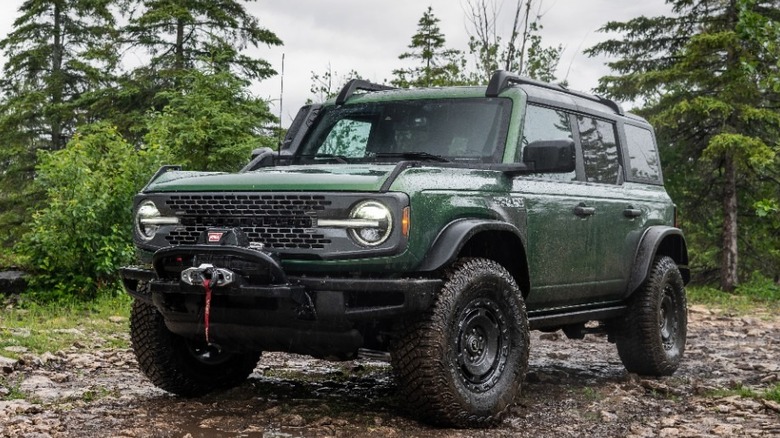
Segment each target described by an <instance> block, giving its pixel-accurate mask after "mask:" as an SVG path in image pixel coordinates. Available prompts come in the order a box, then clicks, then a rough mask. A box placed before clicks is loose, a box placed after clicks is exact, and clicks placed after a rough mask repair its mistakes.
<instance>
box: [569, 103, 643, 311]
mask: <svg viewBox="0 0 780 438" xmlns="http://www.w3.org/2000/svg"><path fill="white" fill-rule="evenodd" d="M576 126H577V130H578V133H579V137H580V145H581V148H582V154H583V162H584V168H585V181H586V183H585V184H586V186H587V187H588V190H587V196H586V197H585V199H584V200H583V202H584V204H585V205H586V206H587V207H588V208H589V209H590V211H592V216H591V222H590V224H591V229H590V234H589V236H588V245H587V254H588V256H587V259H588V261H589V263H590V264H591V268H592V275H593V278H594V281H593V282H592V283H591V285H590V288H589V290H588V291H587V296H588V298H589V300H591V301H610V300H614V299H619V298H620V297H621V296H622V294H623V292H624V290H625V286H626V283H627V281H628V276H629V270H630V268H631V265H632V262H633V259H634V251H635V249H636V243H637V242H638V240H639V238H640V237H641V232H642V230H643V229H644V224H645V222H646V218H647V215H648V212H649V210H650V208H649V207H648V205H646V202H644V201H643V200H642V199H641V197H637V196H636V195H637V194H636V192H635V190H633V189H632V188H631V187H630V185H627V184H626V183H625V173H624V169H623V166H622V165H621V163H622V158H623V157H622V150H621V148H620V145H619V142H618V138H619V137H618V135H617V132H618V131H617V128H618V126H617V125H616V123H615V122H614V121H611V120H606V119H599V118H595V117H592V116H586V115H577V116H576Z"/></svg>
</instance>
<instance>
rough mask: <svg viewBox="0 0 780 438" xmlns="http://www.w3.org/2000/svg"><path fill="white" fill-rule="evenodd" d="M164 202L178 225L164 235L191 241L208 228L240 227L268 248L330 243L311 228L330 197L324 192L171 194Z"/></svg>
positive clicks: (174, 241)
mask: <svg viewBox="0 0 780 438" xmlns="http://www.w3.org/2000/svg"><path fill="white" fill-rule="evenodd" d="M165 204H166V206H167V207H168V208H170V209H171V210H172V211H173V212H174V214H176V216H177V217H179V218H181V226H179V227H177V228H176V230H174V231H171V232H170V233H169V234H168V235H167V236H166V239H167V240H168V242H170V243H171V244H172V245H182V244H193V243H196V241H197V240H198V237H199V236H200V235H201V233H203V232H204V231H205V230H207V229H208V228H212V227H220V228H224V227H229V228H241V230H242V231H244V233H246V235H247V237H248V238H249V240H250V241H251V242H257V243H262V244H263V245H265V246H266V247H267V248H270V249H288V250H290V249H292V250H294V249H307V250H311V249H325V247H326V246H327V245H328V244H330V243H331V241H330V239H327V238H326V237H325V236H324V235H323V234H319V233H317V232H316V231H315V230H312V229H311V228H312V225H313V224H314V218H315V217H316V214H317V212H321V211H323V210H325V209H326V208H327V207H328V206H330V205H331V201H329V200H327V199H325V197H324V196H314V195H299V194H283V195H279V194H276V195H268V194H265V195H261V194H230V195H228V194H226V195H195V194H192V195H185V194H182V195H171V196H170V197H169V198H168V199H167V200H166V201H165Z"/></svg>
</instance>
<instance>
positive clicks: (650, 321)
mask: <svg viewBox="0 0 780 438" xmlns="http://www.w3.org/2000/svg"><path fill="white" fill-rule="evenodd" d="M687 329H688V315H687V300H686V296H685V286H684V283H683V280H682V275H680V271H679V269H678V268H677V264H676V263H675V262H674V260H672V259H671V258H670V257H667V256H659V257H656V259H655V261H654V263H653V267H652V269H651V271H650V275H649V276H648V278H647V280H646V281H645V283H644V285H643V286H642V287H641V288H640V289H639V290H638V291H636V292H635V293H634V296H633V297H632V299H631V303H630V305H629V310H628V313H627V314H626V316H625V317H624V318H623V320H622V321H621V322H620V324H618V327H617V328H616V330H615V332H614V338H615V343H616V344H617V348H618V353H619V355H620V359H621V361H622V362H623V365H625V367H626V369H627V370H628V371H630V372H633V373H637V374H643V375H650V376H668V375H671V374H672V373H674V372H675V371H676V370H677V368H678V367H679V365H680V361H681V360H682V357H683V353H684V352H685V341H686V336H687Z"/></svg>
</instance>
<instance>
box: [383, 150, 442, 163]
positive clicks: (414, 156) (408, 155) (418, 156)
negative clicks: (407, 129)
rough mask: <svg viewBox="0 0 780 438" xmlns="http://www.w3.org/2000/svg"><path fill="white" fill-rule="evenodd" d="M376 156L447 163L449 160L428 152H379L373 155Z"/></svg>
mask: <svg viewBox="0 0 780 438" xmlns="http://www.w3.org/2000/svg"><path fill="white" fill-rule="evenodd" d="M375 157H376V158H404V159H407V160H423V161H438V162H440V163H448V162H449V161H450V160H448V159H446V158H444V157H442V156H441V155H434V154H429V153H428V152H384V153H383V152H380V153H378V154H376V155H375Z"/></svg>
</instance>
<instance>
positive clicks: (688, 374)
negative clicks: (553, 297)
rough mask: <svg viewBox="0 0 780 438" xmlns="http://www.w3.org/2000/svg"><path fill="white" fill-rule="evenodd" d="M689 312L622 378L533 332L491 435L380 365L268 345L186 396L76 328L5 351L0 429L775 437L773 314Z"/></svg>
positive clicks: (593, 341) (778, 371)
mask: <svg viewBox="0 0 780 438" xmlns="http://www.w3.org/2000/svg"><path fill="white" fill-rule="evenodd" d="M689 318H690V326H689V338H688V349H687V352H686V358H685V361H684V364H683V365H682V367H681V369H680V370H679V371H678V372H677V373H676V374H675V375H674V376H672V377H670V378H662V379H644V378H640V377H637V376H635V375H629V374H627V373H626V372H625V370H624V369H623V367H622V365H621V364H620V360H619V359H618V356H617V353H616V350H615V347H614V345H612V344H609V343H608V342H607V341H606V338H605V337H602V336H593V335H588V336H587V337H586V338H585V339H584V340H582V341H572V340H568V339H566V338H565V337H564V336H563V335H562V334H561V333H547V334H545V333H534V335H533V338H532V342H531V348H532V351H531V363H530V370H529V373H528V376H527V378H526V383H525V385H524V388H523V395H522V397H521V399H520V400H519V402H518V403H517V405H516V406H514V407H513V408H512V411H511V414H510V415H509V416H508V418H507V419H506V420H505V421H504V422H503V423H502V424H500V425H499V426H498V427H497V428H495V429H491V430H487V431H482V430H451V429H437V428H431V427H429V426H427V425H425V424H423V423H420V422H418V421H415V420H414V419H413V417H412V416H410V415H408V413H406V412H405V411H404V409H403V405H404V403H403V400H401V399H399V398H398V396H397V395H396V391H395V387H394V382H393V379H392V375H391V372H390V368H389V366H388V365H387V364H385V363H383V362H376V361H367V360H359V361H353V362H340V363H332V362H325V361H319V360H313V359H309V358H306V357H302V356H294V355H287V354H279V353H269V354H266V355H264V356H263V359H262V360H261V362H260V364H259V365H258V367H257V368H256V369H255V372H254V374H252V376H251V377H250V378H249V380H248V381H247V382H246V384H244V385H242V386H241V387H239V388H236V389H233V390H230V391H227V392H223V393H220V394H214V395H210V396H207V397H204V398H200V399H181V398H177V397H173V396H170V395H167V394H166V393H164V392H162V391H160V390H157V389H156V388H154V387H153V386H152V385H151V384H149V383H148V382H147V381H146V380H145V379H144V378H143V377H142V376H141V374H140V372H139V371H138V370H137V367H136V363H135V359H134V357H133V354H132V352H131V351H130V350H127V349H112V348H108V347H105V346H104V344H106V343H107V342H106V340H105V339H101V338H100V337H96V336H94V334H91V333H82V334H83V335H84V336H83V338H82V339H84V340H83V341H80V342H76V343H74V345H73V346H72V347H70V348H69V349H67V350H63V351H57V352H54V353H46V354H43V355H41V356H35V355H31V354H26V353H25V352H24V351H16V353H17V354H21V356H22V359H20V360H11V359H6V358H2V357H0V367H1V368H2V371H0V400H5V401H0V436H3V437H6V436H7V437H93V436H94V437H107V436H114V437H193V438H194V437H297V436H350V437H351V436H377V437H385V436H397V437H406V436H426V437H427V436H439V437H444V436H447V437H449V436H463V437H467V436H468V437H471V436H513V437H514V436H532V437H538V436H546V437H547V436H552V437H554V436H561V437H563V436H567V437H568V436H621V437H622V436H632V437H655V436H662V437H663V436H672V437H674V436H681V437H685V436H691V437H693V436H695V437H701V436H726V437H733V436H780V404H778V403H776V402H773V401H770V400H767V399H763V398H760V397H758V398H756V397H749V396H747V395H748V394H747V393H748V392H749V390H752V391H753V393H760V392H763V391H766V390H767V389H770V388H777V384H778V381H780V316H778V315H769V314H756V315H751V316H749V317H744V316H742V317H732V316H727V315H725V314H723V313H720V312H713V311H710V310H708V309H707V308H704V307H700V306H693V307H692V308H691V309H690V316H689ZM115 322H116V323H117V326H118V332H119V335H118V336H126V334H125V332H126V330H125V329H124V326H125V325H126V321H121V320H117V321H115ZM0 334H2V332H1V331H0ZM14 335H17V336H23V335H24V333H15V334H14ZM10 348H13V347H10ZM3 353H4V352H3V351H0V356H2V355H3ZM7 353H8V352H6V354H7ZM740 388H741V390H740Z"/></svg>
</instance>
